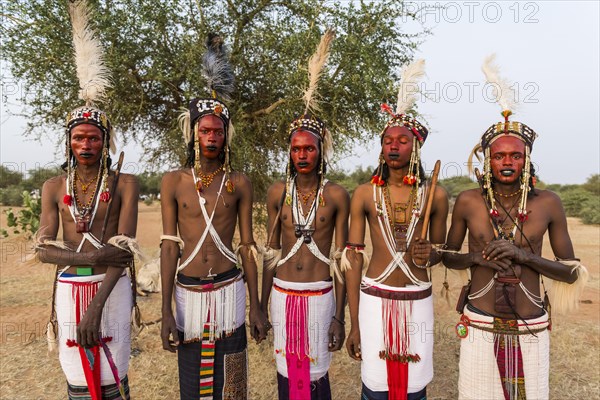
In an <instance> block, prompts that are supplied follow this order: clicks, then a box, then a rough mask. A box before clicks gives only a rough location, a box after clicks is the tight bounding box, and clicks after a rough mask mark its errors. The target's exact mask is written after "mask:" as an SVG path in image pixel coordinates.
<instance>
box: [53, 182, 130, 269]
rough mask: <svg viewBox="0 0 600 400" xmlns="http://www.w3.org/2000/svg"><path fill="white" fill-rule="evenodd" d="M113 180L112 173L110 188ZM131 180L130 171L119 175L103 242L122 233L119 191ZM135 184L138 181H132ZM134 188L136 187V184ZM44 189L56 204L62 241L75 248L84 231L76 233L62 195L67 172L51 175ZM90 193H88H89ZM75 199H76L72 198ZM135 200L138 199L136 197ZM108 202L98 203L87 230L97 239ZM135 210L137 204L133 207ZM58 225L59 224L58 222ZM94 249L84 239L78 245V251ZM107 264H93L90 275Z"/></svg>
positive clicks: (74, 267) (73, 267) (84, 199)
mask: <svg viewBox="0 0 600 400" xmlns="http://www.w3.org/2000/svg"><path fill="white" fill-rule="evenodd" d="M113 180H114V174H113V173H112V172H111V174H110V175H109V177H108V187H109V188H112V184H113ZM131 182H137V180H136V178H135V177H134V176H132V175H129V174H121V175H120V176H119V182H118V186H117V190H116V191H115V192H114V193H112V205H111V212H110V216H109V217H108V221H107V225H106V231H105V233H104V240H103V241H104V242H106V241H107V240H108V238H110V237H112V236H115V235H117V234H120V233H123V232H118V226H119V219H120V213H121V208H122V199H123V196H122V193H123V191H125V190H129V189H128V187H129V186H131V185H130V183H131ZM135 184H136V185H137V183H135ZM136 187H137V186H136ZM44 188H45V192H44V193H43V196H48V197H50V198H51V199H52V203H53V204H55V205H56V210H57V211H58V213H57V215H58V216H59V218H60V226H61V227H62V235H63V241H64V242H65V244H66V245H68V246H69V248H70V249H73V250H75V249H77V248H78V246H79V244H80V242H81V241H82V239H83V234H81V233H77V230H76V226H75V221H74V220H73V217H72V216H71V212H70V210H69V207H68V206H67V205H66V204H64V202H63V197H64V196H65V194H66V193H67V190H66V175H62V176H57V177H55V178H51V179H50V180H48V181H47V183H46V185H45V186H44ZM89 194H91V193H88V196H89ZM87 199H88V198H87V197H83V198H82V199H81V200H82V201H87ZM73 201H75V200H73ZM136 201H137V199H136ZM107 207H108V203H106V202H103V201H100V202H99V204H98V209H97V212H96V215H95V217H94V219H93V221H92V223H91V227H90V233H91V234H92V235H94V236H95V237H96V238H97V239H100V238H101V236H102V226H103V223H104V218H105V216H106V212H107ZM135 210H136V212H137V206H136V207H135ZM57 226H58V225H57ZM95 249H96V248H95V247H94V245H92V244H91V243H90V242H89V241H87V240H85V241H84V243H83V246H82V248H81V252H83V253H85V252H90V251H94V250H95ZM76 267H77V266H76V265H72V266H71V267H69V268H68V269H67V270H66V271H65V272H67V273H72V274H75V273H76V271H77V270H76ZM107 268H108V267H107V266H94V267H93V270H92V273H93V274H103V273H105V272H106V269H107Z"/></svg>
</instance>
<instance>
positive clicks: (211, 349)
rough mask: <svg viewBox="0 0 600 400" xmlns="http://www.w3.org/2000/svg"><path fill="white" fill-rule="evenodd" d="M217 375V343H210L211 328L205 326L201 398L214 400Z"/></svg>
mask: <svg viewBox="0 0 600 400" xmlns="http://www.w3.org/2000/svg"><path fill="white" fill-rule="evenodd" d="M214 375H215V342H211V341H210V327H209V325H208V324H205V325H204V332H203V333H202V350H201V358H200V398H201V399H212V398H213V389H214Z"/></svg>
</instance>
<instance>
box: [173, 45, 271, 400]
mask: <svg viewBox="0 0 600 400" xmlns="http://www.w3.org/2000/svg"><path fill="white" fill-rule="evenodd" d="M202 67H203V75H204V78H205V79H206V84H207V87H206V89H207V92H208V93H207V95H208V96H207V97H203V98H196V99H193V100H191V101H190V105H189V110H188V111H186V112H185V113H184V114H182V115H181V116H180V120H179V121H180V126H181V128H182V131H183V134H184V140H185V143H186V144H187V146H188V159H187V162H186V165H185V168H183V169H180V170H177V171H172V172H169V173H167V174H165V176H164V178H163V181H162V184H161V210H162V222H163V235H162V236H161V275H162V288H163V289H162V298H163V306H162V331H161V337H162V341H163V348H164V349H165V350H169V351H172V352H175V351H177V354H178V362H179V387H180V391H181V398H185V399H198V398H211V399H212V398H215V399H221V398H227V399H245V398H246V396H247V365H248V360H247V353H246V348H247V341H246V326H245V319H246V290H245V285H244V281H246V282H247V283H248V292H249V297H250V315H249V319H250V330H251V335H252V337H253V338H254V339H255V340H256V341H257V342H260V341H262V340H263V339H265V337H266V326H267V325H266V324H267V321H266V320H265V319H264V316H263V314H262V312H261V311H260V307H259V303H258V290H257V267H256V254H257V252H256V246H255V243H254V239H253V234H252V196H253V192H252V184H251V182H250V180H249V179H248V178H247V177H246V176H245V175H243V174H241V173H239V172H233V171H232V170H231V166H230V145H231V139H232V136H233V133H234V132H233V125H232V123H231V115H230V110H229V108H228V107H227V105H226V104H225V101H230V100H231V97H230V96H231V94H232V93H233V90H234V85H233V84H234V79H233V73H232V70H231V66H230V64H229V62H228V60H227V55H226V53H225V50H224V48H223V41H222V39H221V38H220V37H219V36H216V35H210V36H209V38H208V40H207V51H206V53H205V54H204V57H203V63H202ZM236 222H238V223H239V234H240V245H239V247H238V249H237V250H238V251H234V248H233V246H232V240H233V235H234V232H235V228H236ZM178 233H179V236H178ZM238 255H239V256H240V257H241V264H242V267H243V272H242V270H240V269H239V268H238ZM173 295H174V297H175V303H176V310H177V313H176V315H175V316H174V315H173V311H172V307H171V302H172V299H173Z"/></svg>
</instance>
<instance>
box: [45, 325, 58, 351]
mask: <svg viewBox="0 0 600 400" xmlns="http://www.w3.org/2000/svg"><path fill="white" fill-rule="evenodd" d="M57 331H58V323H57V321H56V320H51V321H48V325H46V340H47V341H48V353H49V354H50V353H54V352H55V351H56V350H57V349H58V336H57Z"/></svg>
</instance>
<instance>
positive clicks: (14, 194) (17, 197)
mask: <svg viewBox="0 0 600 400" xmlns="http://www.w3.org/2000/svg"><path fill="white" fill-rule="evenodd" d="M23 190H24V188H23V186H22V185H20V184H19V185H15V186H9V187H7V188H3V189H0V204H2V205H3V206H13V207H20V206H21V205H22V204H23V196H22V193H23Z"/></svg>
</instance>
